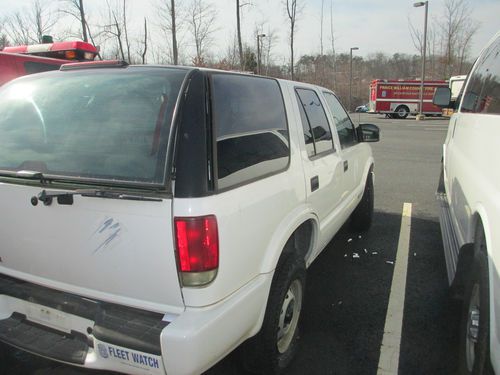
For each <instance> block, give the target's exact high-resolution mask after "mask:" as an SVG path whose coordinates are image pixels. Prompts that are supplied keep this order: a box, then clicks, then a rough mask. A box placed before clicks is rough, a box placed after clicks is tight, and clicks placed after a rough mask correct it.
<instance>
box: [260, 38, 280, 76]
mask: <svg viewBox="0 0 500 375" xmlns="http://www.w3.org/2000/svg"><path fill="white" fill-rule="evenodd" d="M277 42H278V36H277V35H276V32H275V31H274V30H271V29H268V30H267V32H266V37H265V38H264V45H263V47H262V56H263V65H264V66H265V75H266V76H267V75H268V74H269V70H270V69H269V68H270V66H271V64H272V53H271V51H272V49H273V47H274V46H275V45H276V43H277Z"/></svg>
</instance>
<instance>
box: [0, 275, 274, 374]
mask: <svg viewBox="0 0 500 375" xmlns="http://www.w3.org/2000/svg"><path fill="white" fill-rule="evenodd" d="M271 281H272V274H265V275H260V276H259V277H257V278H255V279H254V280H252V281H251V282H249V283H248V284H247V285H245V286H244V287H243V288H241V289H239V290H238V291H237V292H235V293H234V294H232V295H231V296H229V297H227V298H226V299H225V300H223V301H221V302H218V303H217V304H214V305H211V306H209V307H204V308H189V307H186V309H185V311H184V312H183V313H182V314H180V315H177V316H172V318H170V317H169V315H168V314H167V315H165V314H158V313H152V312H147V311H142V310H138V309H131V308H128V307H124V306H119V305H112V304H107V303H103V302H99V301H91V300H88V299H85V298H81V297H79V296H76V295H72V294H68V293H62V292H58V291H54V290H51V289H48V288H44V287H40V286H37V285H34V284H30V283H26V282H23V281H20V280H17V279H13V278H10V277H5V276H3V275H0V340H1V341H3V342H5V343H7V344H9V345H12V346H15V347H18V348H20V349H23V350H26V351H28V352H31V353H34V354H37V355H40V356H43V357H47V358H50V359H54V360H57V361H60V362H65V363H69V364H72V365H76V366H83V367H88V368H94V369H103V370H111V371H119V372H123V373H128V374H138V375H139V374H166V373H168V374H199V373H201V372H203V371H205V370H207V369H208V368H210V367H211V366H213V365H214V364H215V363H217V362H218V361H219V360H220V359H221V358H223V357H224V356H225V355H227V354H228V353H229V352H230V351H232V350H233V349H234V348H235V347H237V346H238V345H239V344H240V343H241V342H243V341H244V340H245V339H247V338H248V337H251V336H253V335H254V334H256V333H257V332H258V330H259V329H260V326H261V324H262V319H263V315H264V312H265V307H266V301H267V295H268V292H269V288H270V285H271ZM166 317H169V320H171V321H166V320H165V318H166Z"/></svg>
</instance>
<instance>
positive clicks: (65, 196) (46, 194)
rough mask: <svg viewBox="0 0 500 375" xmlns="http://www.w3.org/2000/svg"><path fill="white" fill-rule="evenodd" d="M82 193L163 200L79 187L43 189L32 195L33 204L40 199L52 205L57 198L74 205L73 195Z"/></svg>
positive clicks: (59, 200) (108, 196)
mask: <svg viewBox="0 0 500 375" xmlns="http://www.w3.org/2000/svg"><path fill="white" fill-rule="evenodd" d="M75 195H81V196H82V197H95V198H108V199H125V200H132V201H148V202H161V201H162V199H161V198H156V197H148V196H144V195H139V194H127V193H122V192H117V191H112V190H105V189H77V190H74V191H60V190H45V189H44V190H42V191H41V192H40V193H39V194H38V195H36V196H33V197H31V204H32V205H33V206H36V205H37V204H38V201H41V202H43V204H44V205H46V206H50V205H51V204H52V201H53V200H54V198H55V199H57V203H59V204H62V205H72V204H73V197H74V196H75Z"/></svg>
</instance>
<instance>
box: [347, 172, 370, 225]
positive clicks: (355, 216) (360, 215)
mask: <svg viewBox="0 0 500 375" xmlns="http://www.w3.org/2000/svg"><path fill="white" fill-rule="evenodd" d="M373 190H374V189H373V176H372V172H371V171H370V172H369V173H368V177H367V179H366V185H365V191H364V192H363V197H362V198H361V201H360V202H359V203H358V206H357V207H356V208H355V209H354V211H353V213H352V214H351V218H350V220H351V222H350V225H351V229H353V230H355V231H357V232H364V231H367V230H368V229H370V227H371V225H372V220H373V207H374V203H375V197H374V191H373Z"/></svg>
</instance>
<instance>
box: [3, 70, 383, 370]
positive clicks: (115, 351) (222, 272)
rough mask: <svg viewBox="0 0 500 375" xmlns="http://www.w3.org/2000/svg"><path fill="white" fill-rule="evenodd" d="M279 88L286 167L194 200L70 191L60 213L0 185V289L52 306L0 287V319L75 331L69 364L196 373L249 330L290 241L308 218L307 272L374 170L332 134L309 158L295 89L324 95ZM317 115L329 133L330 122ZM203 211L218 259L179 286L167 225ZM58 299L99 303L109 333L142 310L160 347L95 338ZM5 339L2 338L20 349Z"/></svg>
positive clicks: (31, 190)
mask: <svg viewBox="0 0 500 375" xmlns="http://www.w3.org/2000/svg"><path fill="white" fill-rule="evenodd" d="M128 69H129V68H128ZM137 69H139V68H137ZM249 78H250V79H252V77H249ZM278 83H279V86H280V88H281V92H282V95H283V100H284V106H285V109H286V116H287V119H288V127H289V142H290V157H289V165H288V167H287V168H286V169H285V170H284V171H282V172H280V173H275V174H273V175H270V176H268V177H265V178H261V179H258V180H257V181H253V182H251V183H247V184H243V185H241V186H238V187H236V188H232V189H226V190H224V191H221V192H219V193H217V194H213V195H209V196H204V197H196V198H190V197H187V198H186V197H184V198H183V197H181V198H178V197H169V196H161V195H160V196H156V197H155V199H154V200H151V201H141V200H121V199H108V198H106V197H104V198H96V197H93V196H85V195H75V196H74V203H73V204H72V205H70V206H68V205H60V204H56V203H55V201H54V203H52V204H51V205H49V206H45V205H43V204H41V203H39V204H38V205H36V206H34V205H32V204H30V199H32V197H36V196H40V192H41V190H42V189H44V187H43V186H41V185H40V184H39V183H38V182H36V181H35V182H33V183H30V184H23V183H21V184H20V183H19V181H14V180H12V181H9V180H8V179H5V178H4V179H3V180H2V181H0V200H1V201H2V220H1V223H0V238H2V245H1V249H0V276H2V277H5V278H6V280H7V281H6V283H7V284H6V285H8V282H11V281H12V282H13V283H14V284H16V286H17V285H18V284H17V283H18V282H20V281H19V280H21V281H22V283H24V282H25V283H27V284H26V285H27V286H26V288H28V289H26V290H27V292H25V293H27V294H30V293H32V291H33V293H34V291H40V290H41V291H42V292H40V293H41V294H43V295H45V296H48V297H47V298H49V299H51V301H52V302H51V303H48V304H46V305H44V303H43V298H42V297H40V298H38V297H36V298H32V299H30V296H29V295H23V293H22V292H19V293H17V292H16V293H14V294H12V293H10V292H7V289H5V290H2V289H1V288H0V321H1V320H2V319H8V318H9V317H12V316H13V314H20V316H22V317H24V319H25V320H27V321H29V322H34V323H37V326H38V327H39V328H40V327H41V328H40V329H41V330H43V329H44V327H50V328H53V329H55V330H56V331H58V332H67V333H71V332H78V333H79V334H80V335H83V336H84V337H85V338H86V340H87V341H89V343H90V346H89V347H88V351H87V353H86V354H84V355H83V357H81V358H83V359H82V360H83V362H82V363H79V364H78V363H76V365H80V366H84V367H88V368H95V369H107V370H113V371H120V372H124V373H129V374H145V373H149V374H166V373H168V374H199V373H201V372H203V371H205V370H207V369H208V368H210V367H211V366H213V365H214V364H215V363H216V362H218V361H219V360H220V359H221V358H223V357H224V356H226V355H227V354H228V353H229V352H231V351H232V350H233V349H234V348H236V347H237V346H238V345H239V344H241V343H242V342H243V341H245V340H246V339H248V338H250V337H252V336H254V335H255V334H256V333H258V332H259V330H260V328H261V325H262V322H263V319H264V315H265V311H266V303H267V300H268V295H269V290H270V286H271V282H272V279H273V273H274V271H275V268H276V265H277V262H278V260H279V258H280V256H281V254H282V251H283V248H284V246H285V244H286V243H287V241H288V239H289V238H290V236H291V235H292V234H293V233H294V231H296V230H297V228H299V227H300V226H301V225H303V224H304V223H305V222H309V223H310V225H311V233H310V235H311V238H310V240H309V244H308V251H307V252H305V259H304V260H305V264H306V266H309V265H310V264H311V263H312V261H313V260H314V259H315V258H316V257H317V256H318V255H319V254H320V252H321V251H322V250H323V249H324V248H325V247H326V245H327V244H328V243H329V241H330V240H331V239H332V238H333V236H334V235H335V234H336V233H337V231H338V230H339V229H340V227H341V226H342V225H343V224H344V223H345V222H346V220H347V219H348V218H349V216H350V215H351V213H352V212H353V210H354V209H355V208H356V206H357V205H358V203H359V202H360V200H361V198H362V195H363V191H364V188H365V183H366V181H367V177H368V175H369V174H370V173H372V168H373V163H374V160H373V157H372V153H371V149H370V147H369V146H368V145H367V144H365V143H363V142H360V143H357V144H356V145H354V146H353V147H348V148H343V147H342V146H341V144H340V142H339V137H338V135H337V132H336V131H335V130H333V131H332V136H333V142H334V145H335V151H334V152H331V153H328V154H327V155H325V156H323V157H320V158H312V159H311V158H309V157H308V154H307V152H306V149H305V147H306V146H305V143H304V135H303V131H302V125H301V123H300V121H301V120H300V119H301V117H300V113H299V107H298V104H297V100H296V97H295V92H294V90H295V88H296V87H301V88H306V89H310V90H314V91H315V92H316V94H317V95H318V96H319V98H321V102H322V104H323V106H324V108H328V107H327V103H326V100H325V97H324V96H323V95H324V94H323V93H324V92H327V91H328V90H326V89H322V88H319V87H317V86H313V85H307V84H304V83H296V82H290V81H284V80H280V81H278ZM330 94H331V93H330ZM326 112H327V118H328V121H329V123H330V124H331V126H332V128H333V129H335V125H334V124H335V121H336V120H335V119H334V118H333V116H332V114H331V113H330V112H329V111H326ZM250 168H251V167H250ZM247 172H248V171H245V170H242V171H240V173H241V174H243V175H244V174H245V173H247ZM318 176H319V188H318V189H317V190H315V191H311V186H310V182H309V181H310V179H311V178H314V177H318ZM59 189H60V190H61V191H64V190H65V189H61V188H59ZM52 190H56V191H57V190H58V189H52ZM203 215H215V217H216V218H217V225H218V236H219V252H220V264H219V267H218V269H217V274H216V277H215V278H214V279H213V281H211V282H210V283H209V284H207V285H204V286H200V287H188V286H185V285H184V286H183V283H182V281H181V276H180V273H179V272H178V260H177V259H176V254H175V251H174V247H175V245H174V244H175V238H174V233H173V228H174V222H173V221H174V218H178V217H193V216H203ZM11 278H12V279H11ZM23 285H24V284H23ZM6 288H7V286H6ZM59 298H61V300H60V301H64V302H61V304H65V303H68V304H71V303H70V302H68V301H67V300H70V301H78V302H75V305H78V306H80V305H79V304H80V303H82V304H84V305H85V304H87V303H88V306H87V305H85V308H88V309H90V310H92V309H94V307H93V306H100V305H101V304H103V305H105V306H107V305H106V304H109V305H110V307H109V309H110V310H109V311H106V312H105V313H104V317H101V318H102V319H103V321H105V323H102V324H103V325H104V326H106V327H108V328H109V327H110V325H111V326H112V327H115V328H114V329H115V330H118V331H119V328H116V325H114V324H115V323H113V322H109V321H108V322H107V323H106V316H107V315H108V313H109V314H110V315H112V313H111V312H112V311H115V310H114V309H116V311H118V313H117V315H116V316H115V315H113V318H112V319H115V318H116V319H118V318H120V316H122V315H120V314H121V311H122V310H121V309H123V312H124V313H129V312H130V313H131V314H132V312H135V311H136V310H135V309H139V310H140V311H145V313H144V316H145V318H144V319H150V318H151V319H152V320H154V321H155V324H158V327H159V328H158V332H159V338H158V340H159V346H160V349H161V350H159V351H157V352H155V353H151V352H148V351H145V350H140V348H141V347H142V346H141V345H138V346H134V344H131V345H129V346H127V345H126V343H127V339H123V338H119V339H117V341H115V342H107V341H106V340H104V339H100V338H99V337H101V338H102V337H103V336H102V335H104V336H106V335H107V333H106V330H102V332H101V334H100V335H98V334H97V330H96V327H95V326H96V324H97V323H96V320H95V319H93V318H92V316H93V315H92V314H93V313H91V314H90V315H85V314H83V313H79V312H78V311H77V310H78V308H76V307H75V311H72V310H71V309H69V308H68V309H66V308H64V306H63V307H61V306H60V304H58V303H55V302H54V301H59ZM131 311H132V312H131ZM140 314H142V312H141V313H140ZM150 315H151V317H150ZM141 316H142V315H141ZM158 316H159V318H158ZM110 319H111V318H110ZM124 319H125V318H124ZM146 321H147V320H146ZM141 324H143V323H141ZM0 331H1V330H0ZM0 333H1V332H0ZM5 335H7V336H8V334H5ZM137 335H138V336H137V337H142V336H140V333H137ZM7 336H4V337H3V340H4V341H7V342H8V343H10V344H13V345H16V346H20V347H23V345H22V344H19V343H17V344H16V342H12V341H9V339H6V338H5V337H7ZM96 336H98V337H96ZM34 351H35V353H36V354H39V355H43V356H47V357H50V358H53V359H57V360H60V361H65V360H64V359H61V358H55V357H54V356H52V355H50V354H47V353H46V352H37V351H36V350H34ZM73 364H75V363H73Z"/></svg>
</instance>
